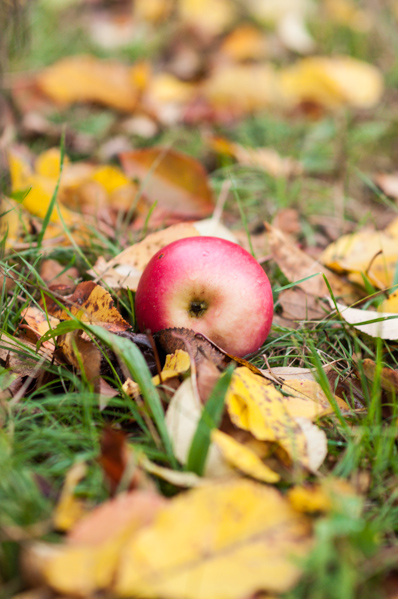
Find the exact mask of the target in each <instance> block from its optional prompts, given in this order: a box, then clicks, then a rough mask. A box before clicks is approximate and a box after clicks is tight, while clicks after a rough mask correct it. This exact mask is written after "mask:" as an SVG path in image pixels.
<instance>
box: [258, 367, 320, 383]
mask: <svg viewBox="0 0 398 599" xmlns="http://www.w3.org/2000/svg"><path fill="white" fill-rule="evenodd" d="M314 372H315V371H314V370H313V369H311V368H300V367H298V366H277V367H275V368H270V369H269V370H265V369H264V368H262V369H261V374H262V375H263V376H265V377H266V378H268V379H271V381H274V382H275V383H280V382H281V381H290V380H292V379H298V380H301V381H315V377H314Z"/></svg>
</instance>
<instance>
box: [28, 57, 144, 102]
mask: <svg viewBox="0 0 398 599" xmlns="http://www.w3.org/2000/svg"><path fill="white" fill-rule="evenodd" d="M36 81H37V85H38V86H39V88H40V90H41V91H42V92H44V93H45V94H46V95H47V96H48V97H49V98H51V99H52V100H53V101H54V102H57V103H60V104H66V105H69V104H73V103H74V102H97V103H99V104H103V105H105V106H109V107H111V108H116V109H117V110H123V111H125V112H132V111H133V110H134V109H135V107H136V105H137V101H138V90H137V86H136V85H135V84H134V70H133V67H127V66H125V65H123V64H122V63H119V62H116V61H114V60H113V61H112V60H101V59H99V58H95V57H94V56H88V55H87V56H86V55H82V56H69V57H67V58H63V59H61V60H59V61H58V62H56V63H54V64H53V65H52V66H50V67H47V68H46V69H44V70H43V71H42V72H41V73H39V74H38V75H37V77H36Z"/></svg>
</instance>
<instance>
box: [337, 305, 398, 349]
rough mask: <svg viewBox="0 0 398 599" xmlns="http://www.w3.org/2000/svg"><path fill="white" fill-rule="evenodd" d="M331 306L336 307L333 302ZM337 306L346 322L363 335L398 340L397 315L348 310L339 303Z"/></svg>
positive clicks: (354, 309)
mask: <svg viewBox="0 0 398 599" xmlns="http://www.w3.org/2000/svg"><path fill="white" fill-rule="evenodd" d="M330 305H331V306H333V307H334V304H333V302H332V301H331V302H330ZM336 305H337V309H338V311H339V314H340V315H341V316H342V317H343V318H344V320H345V321H346V322H348V324H351V325H352V326H353V327H355V328H356V329H358V330H359V331H361V333H366V334H367V335H370V336H371V337H380V338H381V339H390V340H396V339H398V315H397V314H393V313H389V312H374V311H372V310H359V309H358V308H348V307H347V306H344V305H343V304H339V303H337V304H336Z"/></svg>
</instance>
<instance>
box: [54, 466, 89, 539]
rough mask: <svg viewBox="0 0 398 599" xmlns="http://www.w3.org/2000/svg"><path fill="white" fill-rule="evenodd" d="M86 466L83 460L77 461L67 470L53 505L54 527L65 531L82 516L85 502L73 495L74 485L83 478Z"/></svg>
mask: <svg viewBox="0 0 398 599" xmlns="http://www.w3.org/2000/svg"><path fill="white" fill-rule="evenodd" d="M86 472H87V467H86V464H85V463H84V462H77V463H76V464H74V465H73V466H72V468H70V470H69V471H68V472H67V474H66V477H65V481H64V484H63V487H62V491H61V495H60V498H59V500H58V503H57V505H56V506H55V509H54V512H53V516H52V520H53V524H54V528H55V529H56V530H60V531H63V532H66V531H68V530H70V529H71V528H72V527H73V526H75V524H76V523H77V522H78V521H79V520H80V519H81V518H82V517H83V515H84V511H85V504H84V502H83V501H82V500H81V499H78V498H77V497H76V495H75V490H76V486H77V485H78V483H79V482H80V481H81V480H82V479H83V478H84V476H85V475H86Z"/></svg>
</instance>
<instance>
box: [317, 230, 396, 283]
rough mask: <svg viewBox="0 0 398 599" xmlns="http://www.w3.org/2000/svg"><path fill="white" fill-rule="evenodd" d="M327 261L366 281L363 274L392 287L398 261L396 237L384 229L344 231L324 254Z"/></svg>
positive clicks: (321, 258)
mask: <svg viewBox="0 0 398 599" xmlns="http://www.w3.org/2000/svg"><path fill="white" fill-rule="evenodd" d="M320 260H321V262H322V263H323V264H325V265H326V266H328V267H329V268H331V269H333V270H335V271H337V272H340V273H343V272H348V273H349V275H348V278H349V279H350V280H351V281H353V282H355V283H358V284H360V285H363V284H364V283H363V278H362V274H364V275H366V277H367V278H368V279H369V281H370V282H371V283H372V285H374V286H375V287H378V288H379V289H385V288H387V287H391V285H392V284H393V281H394V273H395V268H396V263H397V261H398V244H397V240H396V238H393V237H392V236H390V235H389V234H388V233H386V232H383V231H360V232H359V233H354V234H352V235H343V236H342V237H340V238H339V239H337V241H335V242H333V243H331V244H330V245H329V246H328V247H327V248H326V249H325V251H324V252H323V254H322V255H321V257H320Z"/></svg>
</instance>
